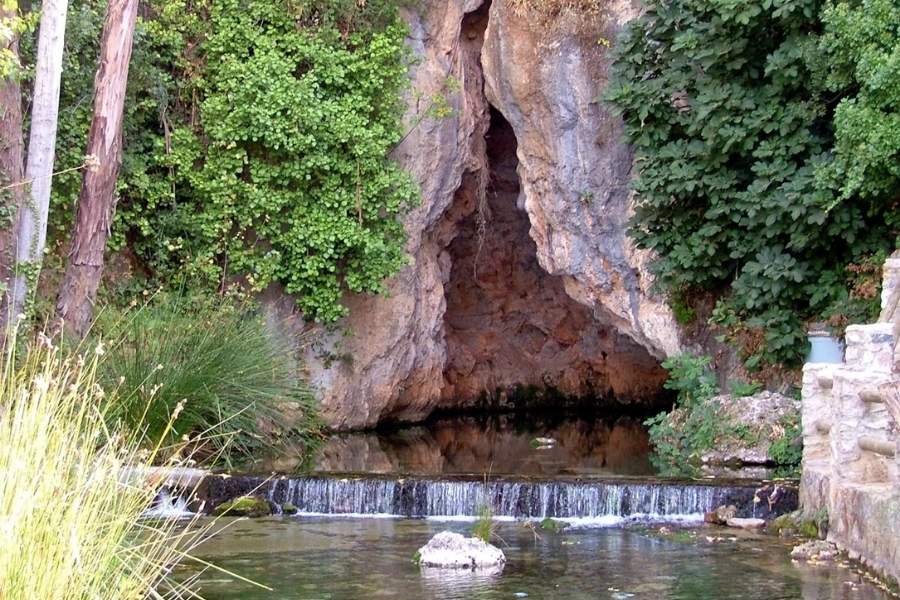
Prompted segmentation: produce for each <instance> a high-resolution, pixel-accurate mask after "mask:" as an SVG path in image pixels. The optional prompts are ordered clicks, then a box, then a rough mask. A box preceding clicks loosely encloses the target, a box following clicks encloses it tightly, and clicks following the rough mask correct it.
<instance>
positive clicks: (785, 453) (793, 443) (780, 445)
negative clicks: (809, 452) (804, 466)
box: [769, 414, 803, 466]
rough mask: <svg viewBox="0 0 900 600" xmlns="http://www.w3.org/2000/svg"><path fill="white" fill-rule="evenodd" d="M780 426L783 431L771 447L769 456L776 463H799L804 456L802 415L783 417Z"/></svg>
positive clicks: (786, 464) (787, 464)
mask: <svg viewBox="0 0 900 600" xmlns="http://www.w3.org/2000/svg"><path fill="white" fill-rule="evenodd" d="M779 426H780V428H781V430H782V432H781V434H780V435H779V437H778V438H777V439H776V440H775V441H774V442H772V445H771V446H770V447H769V458H770V459H772V462H774V463H775V464H776V465H781V466H791V465H799V464H800V459H801V458H803V444H802V443H801V440H802V439H803V437H802V431H801V429H800V415H799V414H797V415H789V416H786V417H784V418H782V419H781V422H780V423H779Z"/></svg>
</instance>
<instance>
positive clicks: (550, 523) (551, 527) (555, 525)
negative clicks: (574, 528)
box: [541, 517, 569, 533]
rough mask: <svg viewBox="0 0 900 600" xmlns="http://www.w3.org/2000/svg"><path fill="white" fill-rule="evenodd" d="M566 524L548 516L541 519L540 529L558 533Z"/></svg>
mask: <svg viewBox="0 0 900 600" xmlns="http://www.w3.org/2000/svg"><path fill="white" fill-rule="evenodd" d="M568 526H569V524H568V523H564V522H563V521H558V520H556V519H551V518H550V517H547V518H546V519H544V520H543V521H541V531H546V532H549V533H560V532H561V531H562V530H564V529H565V528H566V527H568Z"/></svg>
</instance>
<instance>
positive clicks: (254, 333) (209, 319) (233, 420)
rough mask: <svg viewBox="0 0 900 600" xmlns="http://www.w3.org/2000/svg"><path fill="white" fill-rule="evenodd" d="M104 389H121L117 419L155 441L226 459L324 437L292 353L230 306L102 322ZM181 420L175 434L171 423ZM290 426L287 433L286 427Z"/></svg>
mask: <svg viewBox="0 0 900 600" xmlns="http://www.w3.org/2000/svg"><path fill="white" fill-rule="evenodd" d="M97 327H98V329H99V331H102V332H103V335H104V337H105V339H107V340H109V342H108V343H107V345H106V354H105V356H104V357H103V361H102V362H101V365H100V376H101V381H102V382H104V384H105V385H106V386H107V387H112V386H115V389H116V390H117V394H116V397H115V401H114V402H113V403H112V404H111V406H110V407H109V416H110V418H111V419H112V420H113V421H114V422H116V423H117V424H123V425H124V426H126V427H128V428H131V429H134V428H141V430H142V432H143V433H144V435H145V436H146V437H147V438H148V439H150V440H159V439H163V440H164V441H166V442H168V443H173V442H175V441H177V440H178V439H179V438H180V437H182V436H185V435H187V436H190V437H191V438H198V439H200V440H202V442H203V443H205V444H206V445H208V446H209V448H207V452H206V453H205V454H206V455H211V456H213V457H216V458H218V457H222V458H225V459H230V458H240V457H241V455H245V456H249V455H250V454H251V453H252V452H253V451H254V450H257V449H260V448H266V447H270V446H273V445H275V444H278V443H280V442H283V441H290V442H292V443H296V444H299V445H305V446H309V445H310V444H311V443H312V442H313V441H314V440H315V438H316V436H317V434H318V421H317V413H316V409H315V403H314V400H313V397H312V395H311V394H310V393H308V392H307V390H306V389H305V388H304V387H303V386H302V384H301V383H300V382H299V381H298V379H297V373H296V369H295V363H294V359H293V356H292V354H291V351H290V349H289V348H287V347H285V345H283V344H280V343H278V342H277V341H276V340H275V339H273V338H272V337H271V336H270V335H269V334H268V333H267V332H266V330H265V327H264V325H263V323H262V322H261V320H260V318H259V317H256V316H254V315H252V314H248V313H246V312H245V311H242V310H239V309H236V308H233V307H231V306H229V305H227V304H224V303H220V304H215V305H208V304H202V303H198V302H189V301H187V300H178V299H168V298H167V299H160V300H157V301H156V302H153V303H151V304H149V305H147V306H145V307H143V308H140V309H137V310H134V311H132V312H127V313H125V314H124V315H122V314H119V313H116V312H115V311H110V312H107V313H105V314H103V315H101V320H100V322H99V323H98V326H97ZM176 414H177V418H176V419H175V421H174V423H173V424H172V426H171V427H170V426H169V422H170V420H171V419H172V418H173V416H175V415H176ZM286 424H287V425H286Z"/></svg>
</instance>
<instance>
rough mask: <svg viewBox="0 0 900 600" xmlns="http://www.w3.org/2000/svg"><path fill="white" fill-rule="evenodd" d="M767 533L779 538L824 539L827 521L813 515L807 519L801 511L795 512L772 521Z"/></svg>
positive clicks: (826, 531)
mask: <svg viewBox="0 0 900 600" xmlns="http://www.w3.org/2000/svg"><path fill="white" fill-rule="evenodd" d="M767 531H768V532H769V533H772V534H775V535H779V536H781V537H805V538H811V539H819V538H822V539H824V538H825V535H826V534H827V533H828V521H827V517H826V518H822V517H821V516H819V515H813V517H812V518H809V517H808V516H807V515H804V514H803V513H802V512H801V511H795V512H792V513H788V514H786V515H781V516H780V517H778V518H777V519H774V520H773V521H772V522H771V523H769V525H768V527H767Z"/></svg>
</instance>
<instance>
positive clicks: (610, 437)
mask: <svg viewBox="0 0 900 600" xmlns="http://www.w3.org/2000/svg"><path fill="white" fill-rule="evenodd" d="M538 437H541V438H549V439H552V440H554V443H553V444H552V445H551V446H550V447H544V448H535V447H534V440H535V438H538ZM649 455H650V443H649V439H648V436H647V431H646V429H645V428H644V426H643V425H642V424H641V422H640V421H639V420H637V419H632V418H619V419H616V420H613V421H609V420H584V419H575V420H566V421H560V422H556V423H541V422H539V421H537V422H532V423H530V424H527V425H524V424H522V423H520V422H518V421H516V420H515V419H514V418H513V417H511V416H502V415H501V416H494V417H492V418H489V419H476V418H454V419H443V420H439V421H435V422H433V423H429V424H428V425H423V426H417V427H409V428H404V429H397V430H393V431H385V432H376V433H357V434H348V435H337V436H333V437H332V438H330V439H329V440H328V441H327V442H326V443H325V445H324V447H323V448H322V449H321V452H320V453H319V456H318V458H317V460H316V463H315V464H316V470H318V471H325V472H367V473H410V474H418V475H460V474H492V475H528V476H532V475H533V476H554V475H563V474H566V475H598V476H615V475H653V474H654V473H655V472H654V469H653V467H652V466H651V464H650V458H649Z"/></svg>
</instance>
